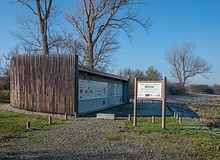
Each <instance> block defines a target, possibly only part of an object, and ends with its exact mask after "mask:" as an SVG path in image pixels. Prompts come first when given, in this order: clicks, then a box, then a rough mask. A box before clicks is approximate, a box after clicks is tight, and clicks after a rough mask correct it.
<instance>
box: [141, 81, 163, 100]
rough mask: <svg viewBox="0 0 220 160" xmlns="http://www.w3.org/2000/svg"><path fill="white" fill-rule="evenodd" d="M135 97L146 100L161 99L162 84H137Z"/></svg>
mask: <svg viewBox="0 0 220 160" xmlns="http://www.w3.org/2000/svg"><path fill="white" fill-rule="evenodd" d="M137 97H138V98H146V99H160V98H162V84H161V83H160V82H138V90H137Z"/></svg>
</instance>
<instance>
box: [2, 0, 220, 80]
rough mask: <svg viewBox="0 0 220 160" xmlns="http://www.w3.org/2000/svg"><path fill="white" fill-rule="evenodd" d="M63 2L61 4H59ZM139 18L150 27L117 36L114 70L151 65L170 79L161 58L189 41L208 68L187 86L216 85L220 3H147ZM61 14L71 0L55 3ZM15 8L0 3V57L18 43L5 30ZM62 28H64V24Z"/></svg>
mask: <svg viewBox="0 0 220 160" xmlns="http://www.w3.org/2000/svg"><path fill="white" fill-rule="evenodd" d="M61 2H63V4H61ZM148 2H149V3H148V4H147V5H145V6H144V7H142V13H141V16H143V17H149V18H150V19H151V22H152V23H153V26H152V27H151V28H150V29H149V30H148V31H147V32H145V31H144V30H143V29H142V28H141V27H138V26H134V28H135V30H134V32H133V38H132V40H131V41H130V40H129V39H128V38H127V37H126V35H125V34H123V33H121V34H120V37H119V42H120V49H119V51H118V52H117V53H116V55H115V59H116V61H117V62H116V63H117V65H116V66H117V67H116V69H123V68H126V67H131V68H139V69H146V68H147V67H148V66H155V67H156V68H157V69H158V70H159V71H160V72H161V73H162V74H163V76H167V77H168V79H170V80H173V78H172V76H171V75H170V71H169V68H170V67H169V65H168V63H167V62H166V61H165V59H164V54H165V51H166V49H167V48H169V46H171V45H172V44H180V43H182V42H191V43H194V44H195V45H196V50H195V52H194V53H195V54H196V55H199V56H201V57H203V58H204V59H206V60H207V61H208V62H209V63H210V64H211V65H212V73H211V74H210V75H209V77H208V79H205V78H203V77H201V76H197V77H195V78H193V79H192V80H191V81H190V82H191V83H205V84H214V83H218V84H220V71H219V68H220V12H219V8H220V0H148ZM59 3H60V5H62V9H61V12H64V9H65V8H66V6H68V7H69V8H70V9H71V7H73V3H72V0H65V1H59ZM18 11H19V9H18V7H17V6H16V5H14V4H13V1H12V0H1V1H0V20H1V23H0V54H2V53H5V52H7V51H8V50H9V49H10V48H12V47H13V46H15V45H16V44H17V43H18V42H17V41H16V40H15V39H14V38H13V37H12V36H11V35H10V34H9V32H8V30H16V24H17V20H16V14H17V13H18ZM64 25H66V24H65V23H64Z"/></svg>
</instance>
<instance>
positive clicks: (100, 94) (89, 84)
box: [78, 79, 108, 100]
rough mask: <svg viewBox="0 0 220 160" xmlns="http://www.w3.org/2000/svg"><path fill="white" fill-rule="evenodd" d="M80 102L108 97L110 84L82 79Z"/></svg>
mask: <svg viewBox="0 0 220 160" xmlns="http://www.w3.org/2000/svg"><path fill="white" fill-rule="evenodd" d="M78 82H79V87H78V88H79V92H78V93H79V98H78V99H79V100H88V99H97V98H106V97H108V83H106V82H98V81H92V80H84V79H80V80H79V81H78Z"/></svg>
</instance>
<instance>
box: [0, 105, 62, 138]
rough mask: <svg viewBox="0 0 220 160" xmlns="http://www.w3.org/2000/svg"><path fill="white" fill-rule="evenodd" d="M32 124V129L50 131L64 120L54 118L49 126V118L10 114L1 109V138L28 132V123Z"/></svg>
mask: <svg viewBox="0 0 220 160" xmlns="http://www.w3.org/2000/svg"><path fill="white" fill-rule="evenodd" d="M27 121H29V122H30V123H31V129H33V130H34V129H36V130H37V129H48V128H50V127H52V126H54V125H56V124H62V123H63V122H64V120H62V119H59V118H55V117H52V124H51V125H48V117H46V116H39V115H27V114H21V113H15V112H9V111H5V110H1V109H0V137H7V136H13V135H17V134H20V133H23V132H25V131H26V123H27Z"/></svg>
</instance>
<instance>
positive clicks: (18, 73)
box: [10, 54, 78, 115]
mask: <svg viewBox="0 0 220 160" xmlns="http://www.w3.org/2000/svg"><path fill="white" fill-rule="evenodd" d="M77 76H78V57H77V56H75V55H36V54H26V55H15V56H13V57H12V59H11V79H10V85H11V86H10V87H11V88H10V89H11V91H10V104H11V105H12V106H13V107H16V108H21V109H26V110H30V111H36V112H46V113H55V114H64V113H67V114H68V115H74V114H75V112H77V109H78V101H77V100H78V98H77V97H78V95H77V88H78V87H77V85H78V84H77V78H78V77H77Z"/></svg>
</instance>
